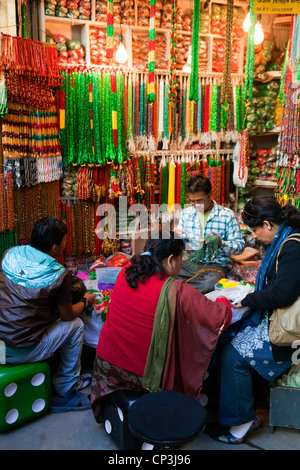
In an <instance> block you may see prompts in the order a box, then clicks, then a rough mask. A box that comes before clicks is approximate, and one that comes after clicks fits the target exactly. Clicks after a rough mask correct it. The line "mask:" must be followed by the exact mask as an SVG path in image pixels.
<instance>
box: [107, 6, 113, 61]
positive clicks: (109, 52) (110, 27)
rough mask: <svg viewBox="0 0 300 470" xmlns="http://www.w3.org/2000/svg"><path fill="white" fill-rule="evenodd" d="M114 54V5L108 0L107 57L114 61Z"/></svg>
mask: <svg viewBox="0 0 300 470" xmlns="http://www.w3.org/2000/svg"><path fill="white" fill-rule="evenodd" d="M113 54H114V5H113V0H107V27H106V57H107V58H108V59H112V58H113Z"/></svg>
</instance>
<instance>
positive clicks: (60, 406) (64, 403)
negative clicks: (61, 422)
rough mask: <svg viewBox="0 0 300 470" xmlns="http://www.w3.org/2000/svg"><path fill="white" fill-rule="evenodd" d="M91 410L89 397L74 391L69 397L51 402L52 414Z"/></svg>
mask: <svg viewBox="0 0 300 470" xmlns="http://www.w3.org/2000/svg"><path fill="white" fill-rule="evenodd" d="M90 408H91V402H90V400H89V398H88V396H87V395H85V394H84V393H81V392H78V390H72V392H70V393H68V395H67V396H65V397H61V398H57V399H55V400H52V401H51V407H50V411H52V413H65V412H66V411H84V410H89V409H90Z"/></svg>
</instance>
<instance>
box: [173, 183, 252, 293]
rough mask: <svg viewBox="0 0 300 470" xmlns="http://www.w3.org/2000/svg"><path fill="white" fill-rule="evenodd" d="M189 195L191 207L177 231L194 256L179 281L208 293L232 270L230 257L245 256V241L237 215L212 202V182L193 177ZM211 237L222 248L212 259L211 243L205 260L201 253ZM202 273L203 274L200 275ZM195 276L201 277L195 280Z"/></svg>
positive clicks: (185, 262)
mask: <svg viewBox="0 0 300 470" xmlns="http://www.w3.org/2000/svg"><path fill="white" fill-rule="evenodd" d="M186 193H187V197H188V202H189V205H188V207H186V208H185V209H184V210H183V211H182V214H181V217H180V219H179V223H178V225H177V230H176V231H177V232H178V233H180V235H181V237H182V238H183V240H184V241H185V243H186V250H187V251H190V250H191V251H192V253H190V255H189V259H186V260H184V261H183V267H182V270H181V272H180V274H179V278H181V279H184V280H189V283H190V284H192V285H194V287H196V288H197V289H198V290H199V291H200V292H202V293H206V292H209V291H211V290H213V289H214V285H215V284H216V283H217V282H218V281H219V280H220V279H222V278H223V277H226V275H227V273H228V272H229V271H230V269H231V266H232V263H231V257H230V255H231V254H238V253H241V252H242V251H243V249H244V241H243V238H242V234H241V230H240V227H239V224H238V221H237V218H236V215H235V214H234V212H233V211H232V210H231V209H228V208H227V207H223V206H220V205H219V204H217V203H216V202H214V201H213V200H212V198H211V196H212V194H211V183H210V180H209V179H208V178H206V177H205V176H203V175H193V176H192V177H191V178H190V179H189V180H188V182H187V186H186ZM209 235H215V236H216V237H217V243H218V248H217V250H216V251H215V253H214V256H213V257H212V253H211V251H210V246H209V241H208V243H207V244H206V246H205V247H204V248H205V250H204V251H205V256H204V259H201V255H200V254H202V252H203V250H201V249H202V248H203V243H206V242H205V239H206V238H207V237H208V236H209ZM199 250H201V251H199ZM191 259H192V260H194V261H193V263H191ZM195 261H197V262H196V263H195ZM200 270H203V272H201V273H200V274H198V273H199V271H200ZM195 274H197V276H195V277H194V278H193V279H191V278H192V277H193V276H194V275H195Z"/></svg>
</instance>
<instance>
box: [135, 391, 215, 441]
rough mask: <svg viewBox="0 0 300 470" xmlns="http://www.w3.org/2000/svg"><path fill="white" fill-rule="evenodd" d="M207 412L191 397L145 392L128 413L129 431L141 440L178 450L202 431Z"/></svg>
mask: <svg viewBox="0 0 300 470" xmlns="http://www.w3.org/2000/svg"><path fill="white" fill-rule="evenodd" d="M206 417H207V412H206V410H205V408H204V407H203V406H202V405H201V404H200V403H199V402H198V401H197V400H195V399H194V398H192V397H190V396H188V395H185V394H183V393H179V392H171V391H170V392H169V391H165V392H153V393H146V394H145V395H143V396H142V397H141V398H139V399H138V400H137V401H135V402H134V403H133V404H132V405H131V407H130V408H129V412H128V425H129V429H130V430H131V432H132V433H133V434H134V435H135V436H136V437H137V438H138V439H140V440H141V441H144V442H147V443H149V444H154V445H157V446H160V447H178V446H180V445H182V444H183V443H184V442H187V441H189V440H191V439H192V438H193V437H195V436H196V435H197V434H198V433H199V432H201V431H203V429H204V426H205V422H206Z"/></svg>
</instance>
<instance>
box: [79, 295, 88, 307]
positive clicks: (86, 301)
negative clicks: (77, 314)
mask: <svg viewBox="0 0 300 470" xmlns="http://www.w3.org/2000/svg"><path fill="white" fill-rule="evenodd" d="M79 302H83V303H84V308H87V307H88V306H89V300H88V299H87V298H86V297H82V299H80V300H79Z"/></svg>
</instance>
